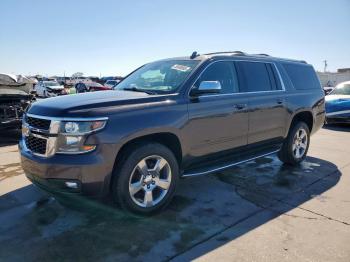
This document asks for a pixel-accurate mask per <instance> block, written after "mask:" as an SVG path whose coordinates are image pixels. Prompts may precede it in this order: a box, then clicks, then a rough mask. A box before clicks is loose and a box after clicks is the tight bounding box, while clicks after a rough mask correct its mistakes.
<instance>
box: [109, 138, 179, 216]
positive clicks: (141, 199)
mask: <svg viewBox="0 0 350 262" xmlns="http://www.w3.org/2000/svg"><path fill="white" fill-rule="evenodd" d="M119 162H120V163H121V166H119V167H117V168H116V170H115V171H114V174H113V178H114V179H113V184H112V196H113V200H114V201H115V202H117V203H118V204H119V205H120V206H121V207H122V208H123V209H125V210H128V211H130V212H132V213H137V214H141V215H151V214H154V213H156V212H158V211H160V210H162V209H164V208H165V207H166V206H167V205H168V204H169V203H170V202H171V200H172V197H173V195H174V193H175V188H176V185H177V181H178V178H179V166H178V162H177V160H176V158H175V156H174V154H173V153H172V151H171V150H170V149H169V148H167V147H166V146H164V145H162V144H158V143H148V144H141V145H139V146H138V147H133V148H130V149H129V150H126V151H124V154H123V156H122V158H121V159H120V161H119ZM118 164H119V163H117V165H118Z"/></svg>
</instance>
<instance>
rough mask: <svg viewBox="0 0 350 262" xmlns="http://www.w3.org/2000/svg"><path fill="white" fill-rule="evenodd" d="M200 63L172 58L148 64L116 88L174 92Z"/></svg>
mask: <svg viewBox="0 0 350 262" xmlns="http://www.w3.org/2000/svg"><path fill="white" fill-rule="evenodd" d="M198 63H199V61H195V60H171V61H158V62H153V63H150V64H146V65H144V66H143V67H141V68H139V69H138V70H136V71H135V72H134V73H132V74H131V75H129V76H128V77H127V78H125V79H124V80H123V81H122V82H120V83H119V84H118V85H117V86H116V87H115V89H116V90H124V89H133V90H140V91H143V90H144V91H151V92H154V93H172V92H175V91H176V90H177V89H178V88H179V86H180V85H181V84H182V83H183V82H184V80H185V79H186V77H187V76H188V75H189V74H190V73H191V72H192V70H193V68H195V67H196V65H197V64H198Z"/></svg>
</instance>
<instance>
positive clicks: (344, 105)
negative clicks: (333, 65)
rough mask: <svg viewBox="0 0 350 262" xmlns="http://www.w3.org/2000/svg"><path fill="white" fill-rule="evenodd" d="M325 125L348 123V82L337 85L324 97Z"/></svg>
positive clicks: (349, 89) (349, 100)
mask: <svg viewBox="0 0 350 262" xmlns="http://www.w3.org/2000/svg"><path fill="white" fill-rule="evenodd" d="M326 123H327V124H331V123H350V81H346V82H343V83H340V84H338V85H337V86H336V87H335V89H334V90H333V91H332V92H331V93H330V94H329V95H327V96H326Z"/></svg>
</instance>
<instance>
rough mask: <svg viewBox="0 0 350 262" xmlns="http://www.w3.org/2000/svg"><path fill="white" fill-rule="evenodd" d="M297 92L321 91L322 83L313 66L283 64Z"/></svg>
mask: <svg viewBox="0 0 350 262" xmlns="http://www.w3.org/2000/svg"><path fill="white" fill-rule="evenodd" d="M282 65H283V67H284V69H285V70H286V72H287V74H288V76H289V79H290V80H291V81H292V84H293V86H294V88H295V89H297V90H305V89H320V88H321V86H320V82H319V80H318V77H317V75H316V72H315V70H314V69H313V67H312V66H310V65H306V64H287V63H285V64H282Z"/></svg>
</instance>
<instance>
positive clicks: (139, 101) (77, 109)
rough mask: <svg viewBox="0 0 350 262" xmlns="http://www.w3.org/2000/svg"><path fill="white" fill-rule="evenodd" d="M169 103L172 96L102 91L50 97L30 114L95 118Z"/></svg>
mask: <svg viewBox="0 0 350 262" xmlns="http://www.w3.org/2000/svg"><path fill="white" fill-rule="evenodd" d="M168 102H169V101H168V95H148V94H146V93H142V92H132V91H99V92H90V93H81V94H73V95H68V96H59V97H53V98H47V99H44V100H41V101H38V102H35V103H34V104H32V106H31V107H30V109H29V110H28V113H31V114H36V115H42V116H52V117H95V116H106V115H108V114H113V113H115V112H117V111H121V110H130V109H131V108H144V107H145V106H149V105H152V104H154V103H156V104H157V105H159V104H162V103H168Z"/></svg>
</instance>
